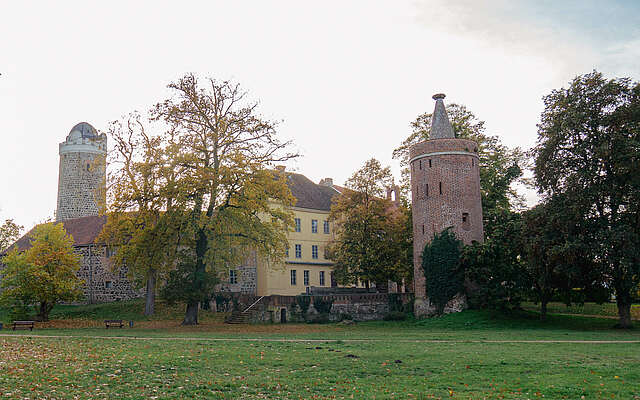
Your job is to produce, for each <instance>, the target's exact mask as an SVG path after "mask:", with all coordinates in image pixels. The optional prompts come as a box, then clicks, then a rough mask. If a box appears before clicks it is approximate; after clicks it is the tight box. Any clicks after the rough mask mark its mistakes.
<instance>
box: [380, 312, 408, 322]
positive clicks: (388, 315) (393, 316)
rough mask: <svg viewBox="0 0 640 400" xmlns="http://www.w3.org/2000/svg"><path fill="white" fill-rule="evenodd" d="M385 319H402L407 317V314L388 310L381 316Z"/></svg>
mask: <svg viewBox="0 0 640 400" xmlns="http://www.w3.org/2000/svg"><path fill="white" fill-rule="evenodd" d="M382 319H383V320H385V321H404V320H405V319H407V314H405V313H403V312H401V311H390V312H388V313H386V314H385V315H384V317H382Z"/></svg>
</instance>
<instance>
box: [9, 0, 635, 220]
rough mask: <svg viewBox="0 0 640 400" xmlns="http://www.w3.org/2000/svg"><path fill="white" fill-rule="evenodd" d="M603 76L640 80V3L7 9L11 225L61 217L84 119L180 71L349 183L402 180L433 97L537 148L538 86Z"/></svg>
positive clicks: (511, 142)
mask: <svg viewBox="0 0 640 400" xmlns="http://www.w3.org/2000/svg"><path fill="white" fill-rule="evenodd" d="M594 69H596V70H598V71H600V72H603V73H604V74H605V75H606V76H607V77H611V78H613V77H631V78H632V79H634V80H636V81H637V80H640V2H638V1H635V0H628V1H623V0H608V1H606V2H603V1H589V0H564V1H556V0H553V1H552V0H537V1H524V0H523V1H519V0H487V1H476V0H458V1H446V0H430V1H401V0H389V1H376V0H362V1H347V0H340V1H332V0H324V1H322V2H311V1H299V0H298V1H263V0H262V1H261V0H256V1H235V2H224V1H201V2H197V1H181V2H168V1H166V2H165V1H146V2H145V1H136V2H130V1H109V2H98V1H64V2H44V1H42V2H37V1H34V2H26V1H25V2H17V1H14V2H8V1H7V2H3V5H2V8H1V12H0V74H1V75H0V179H1V182H2V183H1V184H0V222H2V221H4V219H5V218H13V219H14V220H15V221H16V222H17V223H19V224H21V225H24V226H25V228H26V229H29V228H30V227H32V226H33V225H34V224H36V223H39V222H42V221H44V220H46V219H47V218H51V217H52V216H53V215H54V211H55V207H56V196H57V185H58V165H59V158H58V144H59V143H60V142H63V141H64V140H65V137H66V135H67V134H68V133H69V130H70V129H71V128H72V127H73V126H74V125H75V124H76V123H78V122H81V121H86V122H89V123H91V124H92V125H93V126H94V127H96V128H97V129H98V130H102V131H104V130H106V129H107V127H108V124H109V122H110V121H113V120H116V119H119V118H121V117H122V116H123V115H125V114H127V113H129V112H131V111H134V110H140V111H145V110H147V109H149V108H150V107H151V106H152V105H153V104H155V103H157V102H159V101H162V100H163V99H165V98H166V97H167V96H168V95H169V93H170V92H169V91H168V89H167V88H166V86H167V84H168V83H170V82H172V81H175V80H177V79H178V78H179V77H181V76H182V75H184V74H185V73H189V72H192V73H196V74H198V75H200V76H203V77H206V76H210V77H214V78H216V79H230V80H233V81H235V82H237V83H239V84H240V85H241V87H242V88H244V89H246V90H247V91H248V92H249V95H250V97H251V98H252V99H254V100H256V101H259V102H260V112H261V114H262V115H263V116H264V117H266V118H269V119H273V120H279V121H281V123H280V125H279V128H278V133H279V135H281V137H282V138H283V139H292V140H293V141H294V143H295V147H294V149H295V150H297V151H299V152H300V153H301V157H300V158H298V159H296V160H295V161H292V162H290V163H289V164H288V165H287V168H288V169H290V170H295V171H297V172H299V173H302V174H304V175H306V176H307V177H309V178H310V179H311V180H313V181H315V182H318V181H319V180H320V179H322V178H325V177H331V178H333V179H334V183H337V184H342V183H344V181H345V180H346V179H348V178H349V176H351V174H353V172H355V171H356V170H357V169H358V168H359V167H361V166H362V165H363V164H364V162H365V161H366V160H368V159H370V158H372V157H373V158H377V159H378V160H380V161H381V162H382V163H383V165H390V166H391V167H392V170H393V171H394V173H395V174H396V177H397V178H398V179H399V171H400V167H399V165H398V163H397V162H396V161H395V160H393V159H392V158H391V152H392V150H393V149H394V148H395V147H397V146H398V145H399V144H400V143H401V142H402V140H403V139H405V138H406V137H407V136H408V135H409V133H410V128H409V123H410V122H411V121H412V120H414V119H415V118H416V116H418V115H419V114H421V113H423V112H431V111H432V110H433V106H434V102H433V100H432V99H431V96H432V95H433V94H434V93H439V92H443V93H446V95H447V97H446V99H445V102H446V103H451V102H455V103H459V104H464V105H466V106H467V108H468V109H469V110H470V111H472V112H473V113H474V114H475V115H476V116H477V117H478V118H479V119H480V120H483V121H485V122H486V129H487V132H486V133H488V134H491V135H497V136H499V137H500V138H501V140H502V142H503V143H504V144H506V145H507V146H510V147H515V146H519V147H521V148H523V149H528V148H530V147H532V146H533V145H534V144H535V142H536V137H537V128H536V124H537V123H538V121H539V117H540V113H541V112H542V110H543V102H542V98H543V96H545V95H547V94H549V93H550V92H551V91H552V90H553V89H559V88H561V87H563V86H564V87H566V86H567V85H568V83H569V82H570V81H571V80H572V79H573V78H574V77H576V76H578V75H582V74H585V73H589V72H591V71H593V70H594ZM522 193H523V194H524V195H525V196H526V197H527V199H528V201H529V204H532V203H534V202H535V201H536V195H535V192H534V191H532V190H524V189H523V192H522Z"/></svg>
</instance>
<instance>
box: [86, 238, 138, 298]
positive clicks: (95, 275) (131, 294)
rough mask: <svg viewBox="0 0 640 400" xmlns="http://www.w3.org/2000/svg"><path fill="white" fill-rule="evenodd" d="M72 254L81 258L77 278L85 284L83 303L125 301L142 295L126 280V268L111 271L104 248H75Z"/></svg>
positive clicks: (97, 246) (98, 246)
mask: <svg viewBox="0 0 640 400" xmlns="http://www.w3.org/2000/svg"><path fill="white" fill-rule="evenodd" d="M74 252H75V253H76V254H78V255H80V256H81V259H80V269H79V270H78V273H77V276H78V278H80V279H82V280H83V281H84V282H85V286H84V288H83V292H84V298H85V299H84V302H85V303H104V302H110V301H118V300H127V299H133V298H136V297H142V296H143V295H144V291H143V290H142V289H136V288H134V286H133V285H132V283H131V282H130V281H129V279H128V278H127V269H126V267H124V268H120V269H118V270H117V271H112V269H111V266H110V263H109V261H108V259H107V257H106V254H105V252H106V248H105V247H104V246H100V245H91V246H77V247H75V249H74Z"/></svg>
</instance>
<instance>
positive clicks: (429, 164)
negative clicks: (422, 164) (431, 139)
mask: <svg viewBox="0 0 640 400" xmlns="http://www.w3.org/2000/svg"><path fill="white" fill-rule="evenodd" d="M429 168H431V159H429Z"/></svg>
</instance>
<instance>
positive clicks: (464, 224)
mask: <svg viewBox="0 0 640 400" xmlns="http://www.w3.org/2000/svg"><path fill="white" fill-rule="evenodd" d="M462 229H464V230H465V231H469V230H471V221H469V213H462Z"/></svg>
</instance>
